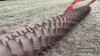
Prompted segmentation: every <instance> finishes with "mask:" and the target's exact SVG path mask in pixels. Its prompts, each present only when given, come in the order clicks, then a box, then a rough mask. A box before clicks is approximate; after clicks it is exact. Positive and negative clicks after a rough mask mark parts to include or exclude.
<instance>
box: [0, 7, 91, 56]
mask: <svg viewBox="0 0 100 56" xmlns="http://www.w3.org/2000/svg"><path fill="white" fill-rule="evenodd" d="M90 10H91V8H90V7H89V6H83V7H79V8H77V9H74V10H71V11H68V12H67V13H65V14H62V15H58V16H55V17H54V18H53V19H52V20H46V21H43V22H42V23H41V24H35V25H34V27H25V29H24V30H20V31H16V32H13V33H11V34H9V35H6V36H4V38H2V39H0V56H38V54H39V53H41V52H42V51H43V50H44V49H47V48H48V47H51V46H52V44H53V43H54V42H55V41H56V40H57V39H59V38H62V37H63V36H64V35H65V33H67V32H68V31H69V30H71V29H72V28H73V26H75V25H76V24H77V23H78V22H80V21H81V20H82V19H83V18H84V17H85V16H86V15H87V14H88V13H89V12H90Z"/></svg>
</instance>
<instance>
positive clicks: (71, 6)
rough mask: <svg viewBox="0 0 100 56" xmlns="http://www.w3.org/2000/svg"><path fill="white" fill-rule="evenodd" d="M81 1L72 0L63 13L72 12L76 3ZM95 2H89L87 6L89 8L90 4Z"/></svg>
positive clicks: (93, 0) (92, 0)
mask: <svg viewBox="0 0 100 56" xmlns="http://www.w3.org/2000/svg"><path fill="white" fill-rule="evenodd" d="M80 1H82V0H74V1H73V2H72V3H71V4H70V5H69V6H68V7H67V8H66V10H65V11H64V13H66V12H67V11H70V10H73V7H74V5H75V4H76V3H78V2H80ZM95 1H96V0H91V1H90V2H89V3H88V4H87V5H88V6H90V5H91V4H92V3H94V2H95Z"/></svg>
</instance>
